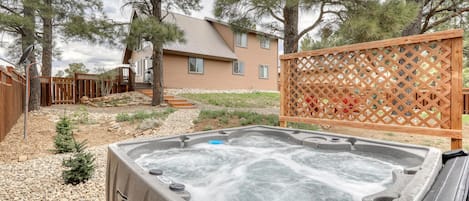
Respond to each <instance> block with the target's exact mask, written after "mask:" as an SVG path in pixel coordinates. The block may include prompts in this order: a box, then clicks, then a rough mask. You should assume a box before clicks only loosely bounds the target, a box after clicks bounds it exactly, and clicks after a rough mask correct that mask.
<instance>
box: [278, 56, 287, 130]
mask: <svg viewBox="0 0 469 201" xmlns="http://www.w3.org/2000/svg"><path fill="white" fill-rule="evenodd" d="M287 62H288V61H286V60H281V61H280V116H286V113H285V104H286V103H287V101H286V100H285V98H286V96H287V91H286V87H287V83H286V81H285V80H286V78H287V77H286V76H287V74H286V71H287V69H288V67H287V66H286V65H287ZM279 123H280V127H287V122H286V121H280V122H279Z"/></svg>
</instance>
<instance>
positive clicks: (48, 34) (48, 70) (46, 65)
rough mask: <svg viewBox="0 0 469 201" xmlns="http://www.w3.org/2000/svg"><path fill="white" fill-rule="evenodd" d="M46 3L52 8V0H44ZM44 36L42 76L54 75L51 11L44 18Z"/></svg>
mask: <svg viewBox="0 0 469 201" xmlns="http://www.w3.org/2000/svg"><path fill="white" fill-rule="evenodd" d="M44 4H46V6H47V7H48V8H49V10H52V0H44ZM42 21H43V25H42V27H43V32H44V34H43V36H42V40H43V41H42V68H41V71H42V76H47V77H51V76H52V18H51V14H50V13H49V12H47V13H45V14H44V16H43V18H42Z"/></svg>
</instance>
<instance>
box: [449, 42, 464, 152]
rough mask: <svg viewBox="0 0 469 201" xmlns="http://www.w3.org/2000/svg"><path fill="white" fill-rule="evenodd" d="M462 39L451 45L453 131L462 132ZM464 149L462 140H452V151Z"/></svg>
mask: <svg viewBox="0 0 469 201" xmlns="http://www.w3.org/2000/svg"><path fill="white" fill-rule="evenodd" d="M462 47H463V41H462V37H459V38H454V39H452V44H451V129H454V130H462ZM461 148H462V131H461V138H459V139H458V138H451V149H452V150H453V149H461Z"/></svg>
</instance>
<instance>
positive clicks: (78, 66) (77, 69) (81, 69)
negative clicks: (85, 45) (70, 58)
mask: <svg viewBox="0 0 469 201" xmlns="http://www.w3.org/2000/svg"><path fill="white" fill-rule="evenodd" d="M89 71H90V70H89V69H87V68H86V66H85V64H83V63H71V64H68V68H67V69H65V70H64V72H65V73H67V77H73V76H75V73H88V72H89Z"/></svg>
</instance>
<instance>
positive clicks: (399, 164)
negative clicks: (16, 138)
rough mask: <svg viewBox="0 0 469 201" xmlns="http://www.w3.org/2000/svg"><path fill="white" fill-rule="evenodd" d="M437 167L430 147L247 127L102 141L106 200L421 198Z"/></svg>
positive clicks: (378, 200) (437, 155)
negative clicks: (105, 158)
mask: <svg viewBox="0 0 469 201" xmlns="http://www.w3.org/2000/svg"><path fill="white" fill-rule="evenodd" d="M441 167H442V155H441V152H440V151H439V150H437V149H434V148H430V147H421V146H415V145H407V144H399V143H391V142H384V141H378V140H370V139H363V138H356V137H351V136H346V135H338V134H331V133H324V132H319V131H305V130H299V129H285V128H277V127H268V126H249V127H239V128H231V129H224V130H213V131H206V132H198V133H193V134H186V135H180V136H172V137H163V138H154V139H144V140H136V141H132V142H122V143H116V144H112V145H110V146H109V152H108V165H107V177H106V198H107V200H108V201H116V200H119V201H120V200H131V201H184V200H192V201H235V200H237V201H238V200H239V201H260V200H269V201H270V200H272V201H274V200H279V201H282V200H285V201H287V200H288V201H289V200H292V201H293V200H294V201H306V200H308V201H311V200H312V201H316V200H317V201H319V200H321V201H326V200H327V201H395V200H399V201H422V200H424V199H425V196H426V195H427V194H428V192H429V190H430V188H432V185H433V183H434V181H435V179H436V178H437V176H438V174H439V172H440V169H441ZM443 183H444V182H443ZM438 196H439V195H438ZM425 200H427V199H425ZM448 200H449V199H448Z"/></svg>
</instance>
